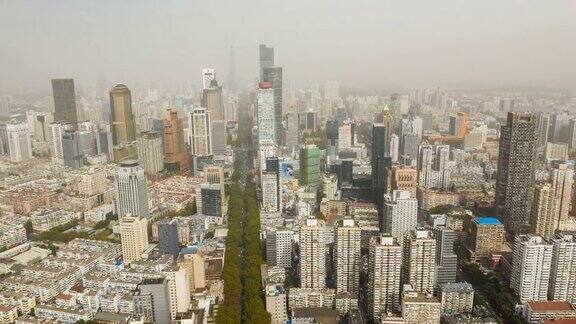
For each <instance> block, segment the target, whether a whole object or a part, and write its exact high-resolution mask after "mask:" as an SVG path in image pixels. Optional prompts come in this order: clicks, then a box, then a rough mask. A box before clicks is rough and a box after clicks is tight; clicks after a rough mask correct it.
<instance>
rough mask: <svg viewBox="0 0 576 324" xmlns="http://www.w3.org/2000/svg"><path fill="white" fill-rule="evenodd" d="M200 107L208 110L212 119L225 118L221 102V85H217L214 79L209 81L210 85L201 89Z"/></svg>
mask: <svg viewBox="0 0 576 324" xmlns="http://www.w3.org/2000/svg"><path fill="white" fill-rule="evenodd" d="M202 107H204V108H206V110H208V111H209V112H210V114H211V116H212V120H226V113H225V111H224V104H223V102H222V86H219V85H218V81H216V79H214V80H212V81H210V86H209V87H208V88H207V89H204V90H203V91H202Z"/></svg>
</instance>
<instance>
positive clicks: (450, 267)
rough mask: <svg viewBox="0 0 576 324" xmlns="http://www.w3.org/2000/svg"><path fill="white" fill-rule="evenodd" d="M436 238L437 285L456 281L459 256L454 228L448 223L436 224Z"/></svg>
mask: <svg viewBox="0 0 576 324" xmlns="http://www.w3.org/2000/svg"><path fill="white" fill-rule="evenodd" d="M432 231H433V233H434V238H436V287H437V288H440V287H442V285H444V284H446V283H452V282H456V272H457V268H458V256H457V255H456V253H454V238H455V237H456V234H455V233H454V230H453V229H451V228H449V227H448V226H446V225H443V226H434V228H433V229H432Z"/></svg>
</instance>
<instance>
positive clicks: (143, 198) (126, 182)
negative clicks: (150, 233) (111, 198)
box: [116, 160, 150, 219]
mask: <svg viewBox="0 0 576 324" xmlns="http://www.w3.org/2000/svg"><path fill="white" fill-rule="evenodd" d="M116 211H117V213H118V217H119V218H120V219H122V217H124V215H126V214H132V215H137V216H140V217H142V218H148V217H149V215H150V212H149V210H148V182H147V180H146V174H145V173H144V169H142V168H141V167H140V166H139V165H138V161H136V160H126V161H123V162H122V163H120V166H118V167H117V168H116Z"/></svg>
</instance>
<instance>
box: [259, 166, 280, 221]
mask: <svg viewBox="0 0 576 324" xmlns="http://www.w3.org/2000/svg"><path fill="white" fill-rule="evenodd" d="M260 181H261V184H262V209H263V210H264V211H267V212H272V213H274V212H278V211H280V204H281V201H280V199H281V196H280V192H279V185H278V181H279V177H278V173H276V172H268V171H263V172H262V175H261V177H260Z"/></svg>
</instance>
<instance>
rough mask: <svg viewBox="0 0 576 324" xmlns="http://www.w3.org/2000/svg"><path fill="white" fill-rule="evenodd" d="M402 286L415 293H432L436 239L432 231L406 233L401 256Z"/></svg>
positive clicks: (415, 230) (419, 230)
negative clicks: (411, 288) (406, 285)
mask: <svg viewBox="0 0 576 324" xmlns="http://www.w3.org/2000/svg"><path fill="white" fill-rule="evenodd" d="M402 262H403V265H404V266H403V270H402V275H403V276H402V277H403V281H402V282H403V284H410V285H412V287H413V288H414V290H415V291H417V292H420V293H432V292H433V291H434V288H435V285H436V239H435V238H434V236H433V233H432V231H430V230H427V229H414V230H411V231H410V232H408V233H406V238H405V241H404V256H403V261H402Z"/></svg>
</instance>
